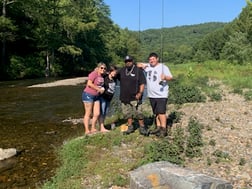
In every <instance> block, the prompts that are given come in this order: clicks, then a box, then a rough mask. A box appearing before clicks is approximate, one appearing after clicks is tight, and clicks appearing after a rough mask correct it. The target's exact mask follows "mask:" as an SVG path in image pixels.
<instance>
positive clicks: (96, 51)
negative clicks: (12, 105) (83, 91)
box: [0, 0, 252, 80]
mask: <svg viewBox="0 0 252 189" xmlns="http://www.w3.org/2000/svg"><path fill="white" fill-rule="evenodd" d="M1 2H2V3H1V5H0V8H1V10H2V15H1V16H0V23H1V24H0V40H1V45H0V48H1V55H0V56H1V64H0V72H1V73H0V79H1V80H10V79H24V78H39V77H45V76H64V77H65V76H83V75H86V74H87V73H88V72H89V71H90V70H92V69H93V68H94V67H95V65H96V64H97V63H98V62H100V61H102V62H105V63H107V64H110V63H113V64H119V65H120V64H123V57H124V56H125V55H126V54H130V55H132V56H134V57H135V59H136V60H138V61H146V57H147V55H148V54H149V52H151V51H156V52H157V53H159V54H160V55H161V58H162V61H163V62H169V63H174V64H182V63H187V62H197V63H204V62H206V61H208V60H222V61H228V62H229V63H231V64H240V65H244V64H250V63H251V62H252V2H251V1H250V0H247V6H246V7H244V8H243V10H242V12H241V13H240V14H239V15H237V18H236V19H234V20H233V21H232V22H230V23H215V22H213V23H203V24H198V25H191V26H181V27H173V28H160V29H149V30H144V31H138V32H137V31H130V30H128V29H127V28H120V27H119V26H118V25H116V24H114V23H113V21H112V20H111V17H110V9H109V6H108V5H106V4H105V3H104V1H103V0H53V1H52V0H25V1H24V0H1Z"/></svg>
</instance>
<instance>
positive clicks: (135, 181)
mask: <svg viewBox="0 0 252 189" xmlns="http://www.w3.org/2000/svg"><path fill="white" fill-rule="evenodd" d="M146 188H150V189H154V188H158V189H232V188H233V186H232V185H231V184H230V183H229V182H227V181H225V180H222V179H219V178H214V177H210V176H207V175H204V174H201V173H197V172H195V171H192V170H189V169H184V168H182V167H179V166H177V165H175V164H172V163H169V162H165V161H160V162H155V163H150V164H147V165H143V166H142V167H139V168H137V169H136V170H134V171H132V172H131V173H130V189H146Z"/></svg>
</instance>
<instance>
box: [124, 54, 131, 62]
mask: <svg viewBox="0 0 252 189" xmlns="http://www.w3.org/2000/svg"><path fill="white" fill-rule="evenodd" d="M127 61H133V57H131V56H129V55H127V56H126V57H125V59H124V62H127Z"/></svg>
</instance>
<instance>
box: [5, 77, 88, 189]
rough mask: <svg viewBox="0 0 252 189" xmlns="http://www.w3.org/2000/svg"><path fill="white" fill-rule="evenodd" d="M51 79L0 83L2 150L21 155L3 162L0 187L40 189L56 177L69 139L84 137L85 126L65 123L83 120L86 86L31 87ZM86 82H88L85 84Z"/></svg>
mask: <svg viewBox="0 0 252 189" xmlns="http://www.w3.org/2000/svg"><path fill="white" fill-rule="evenodd" d="M43 82H49V80H25V81H11V82H0V92H1V96H0V148H16V149H18V150H20V154H19V155H18V156H16V157H14V158H11V159H9V160H5V161H3V162H0V188H1V189H2V188H5V189H7V188H11V189H13V188H17V189H19V188H36V187H37V186H40V185H41V184H42V183H43V182H45V181H46V180H47V179H50V178H51V177H52V176H53V175H54V174H55V170H56V168H57V167H58V166H59V162H58V160H57V157H56V151H57V149H58V147H59V146H60V145H62V144H63V142H64V141H65V140H68V139H71V138H74V137H78V136H82V135H83V134H84V129H83V125H82V124H77V125H73V124H71V123H69V122H62V121H63V120H65V119H68V118H81V117H82V116H83V106H82V102H81V92H82V89H83V85H84V84H80V85H77V86H59V87H47V88H28V87H27V86H29V85H32V84H37V83H43ZM83 83H84V81H83Z"/></svg>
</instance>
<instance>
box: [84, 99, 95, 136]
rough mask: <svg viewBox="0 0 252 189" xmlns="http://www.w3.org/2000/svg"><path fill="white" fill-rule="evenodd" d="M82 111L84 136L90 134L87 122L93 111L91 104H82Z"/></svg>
mask: <svg viewBox="0 0 252 189" xmlns="http://www.w3.org/2000/svg"><path fill="white" fill-rule="evenodd" d="M83 104H84V109H85V114H84V117H83V124H84V127H85V134H90V133H91V132H90V130H89V120H90V115H91V112H92V109H93V103H90V102H84V103H83Z"/></svg>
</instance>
